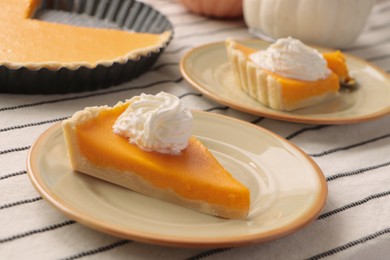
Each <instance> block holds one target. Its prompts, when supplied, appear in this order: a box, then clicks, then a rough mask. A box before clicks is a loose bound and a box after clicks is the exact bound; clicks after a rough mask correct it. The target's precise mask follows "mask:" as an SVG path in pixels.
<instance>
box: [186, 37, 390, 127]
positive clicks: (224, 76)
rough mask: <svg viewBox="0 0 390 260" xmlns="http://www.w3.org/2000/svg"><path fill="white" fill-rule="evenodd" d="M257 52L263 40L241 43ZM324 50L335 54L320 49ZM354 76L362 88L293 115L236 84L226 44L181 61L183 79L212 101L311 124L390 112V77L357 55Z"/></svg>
mask: <svg viewBox="0 0 390 260" xmlns="http://www.w3.org/2000/svg"><path fill="white" fill-rule="evenodd" d="M240 42H241V43H243V44H244V45H247V46H249V47H252V48H256V49H265V48H267V47H268V46H269V43H268V42H265V41H262V40H243V41H240ZM319 50H320V51H331V50H329V49H322V48H319ZM345 56H346V58H347V65H348V68H349V70H350V73H351V75H352V76H353V77H354V78H355V79H356V81H357V82H358V84H359V87H358V88H357V89H356V90H355V91H346V90H342V91H340V95H338V96H337V97H336V98H334V99H331V100H329V101H327V102H323V103H320V104H318V105H315V106H311V107H308V108H303V109H298V110H295V111H292V112H283V111H277V110H273V109H270V108H268V107H266V106H264V105H262V104H261V103H259V102H257V101H256V100H255V99H253V98H251V97H250V96H249V95H248V94H246V93H245V92H243V91H241V90H240V89H239V88H238V87H237V86H236V84H235V80H234V75H233V73H232V71H231V68H230V66H229V63H228V60H227V55H226V48H225V42H217V43H211V44H207V45H203V46H200V47H197V48H194V49H192V50H190V51H189V52H187V53H186V54H185V55H184V56H183V58H182V59H181V62H180V69H181V72H182V74H183V77H184V78H185V79H186V80H187V81H188V82H189V83H190V84H191V85H192V86H194V87H195V88H196V89H197V90H199V91H200V92H202V93H203V94H205V95H206V96H208V97H209V98H211V99H213V100H215V101H217V102H219V103H221V104H225V105H227V106H230V107H232V108H234V109H237V110H241V111H244V112H247V113H251V114H255V115H259V116H264V117H269V118H274V119H278V120H285V121H291V122H301V123H309V124H346V123H356V122H362V121H366V120H371V119H374V118H377V117H380V116H383V115H386V114H388V113H390V102H389V100H390V77H389V75H388V74H386V73H385V72H383V71H382V70H381V69H379V68H376V67H375V66H373V65H371V64H369V63H367V62H366V61H364V60H362V59H359V58H356V57H354V56H351V55H348V54H345Z"/></svg>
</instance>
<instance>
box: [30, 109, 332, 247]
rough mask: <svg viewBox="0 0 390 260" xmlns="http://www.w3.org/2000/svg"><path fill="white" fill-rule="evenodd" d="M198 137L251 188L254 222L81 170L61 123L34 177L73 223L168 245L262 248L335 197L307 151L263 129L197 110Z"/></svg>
mask: <svg viewBox="0 0 390 260" xmlns="http://www.w3.org/2000/svg"><path fill="white" fill-rule="evenodd" d="M193 115H194V128H193V133H194V135H195V136H196V137H197V138H198V139H199V140H201V141H202V142H203V143H204V144H205V145H206V147H208V149H209V150H210V151H211V152H212V153H213V154H214V155H215V156H216V158H217V159H218V160H219V161H220V162H221V163H222V165H223V166H224V167H225V168H226V169H227V170H229V171H230V172H231V173H232V174H233V175H234V176H235V177H236V178H237V179H238V180H239V181H241V182H242V183H243V184H244V185H246V186H247V187H248V188H249V189H250V191H251V209H250V214H249V217H248V219H246V220H227V219H222V218H218V217H213V216H209V215H206V214H202V213H199V212H196V211H193V210H189V209H186V208H182V207H179V206H176V205H173V204H170V203H166V202H163V201H159V200H156V199H152V198H149V197H146V196H143V195H140V194H137V193H135V192H133V191H131V190H128V189H125V188H122V187H119V186H116V185H113V184H110V183H107V182H104V181H101V180H98V179H95V178H93V177H89V176H86V175H84V174H80V173H76V172H73V171H72V169H71V167H70V164H69V161H68V158H67V152H66V147H65V143H64V138H63V133H62V129H61V125H60V124H57V125H54V126H53V127H51V128H49V129H48V130H47V131H46V132H44V133H43V134H42V135H41V136H40V137H39V138H38V140H37V141H36V142H35V143H34V145H33V146H32V147H31V149H30V152H29V155H28V159H27V167H28V174H29V176H30V178H31V180H32V182H33V184H34V186H35V187H36V189H37V190H38V191H39V192H40V193H41V194H42V196H43V198H45V199H46V200H48V201H49V202H50V203H51V204H53V205H54V206H55V207H56V208H58V209H59V210H60V211H62V212H63V213H65V214H66V215H67V216H69V217H70V218H72V219H74V220H76V221H78V222H79V223H81V224H85V225H87V226H89V227H91V228H94V229H97V230H100V231H102V232H105V233H108V234H112V235H115V236H119V237H123V238H127V239H132V240H137V241H142V242H147V243H153V244H160V245H170V246H182V247H222V246H237V245H242V244H248V243H260V242H265V241H270V240H274V239H277V238H280V237H283V236H286V235H289V234H291V233H293V232H295V231H297V230H299V229H301V228H303V227H304V226H306V225H308V224H309V223H311V222H312V221H313V220H314V219H315V218H316V216H318V214H319V213H320V211H321V210H322V208H323V206H324V204H325V201H326V198H327V185H326V181H325V178H324V176H323V174H322V172H321V170H320V169H319V168H318V166H317V165H316V164H315V163H314V162H313V160H312V159H311V158H310V157H308V156H307V155H306V154H305V153H304V152H302V151H301V150H300V149H299V148H297V147H296V146H294V145H293V144H291V143H290V142H288V141H286V140H285V139H283V138H281V137H279V136H277V135H276V134H273V133H272V132H270V131H268V130H265V129H263V128H260V127H257V126H254V125H252V124H250V123H246V122H243V121H240V120H237V119H232V118H229V117H226V116H220V115H217V114H212V113H205V112H199V111H193Z"/></svg>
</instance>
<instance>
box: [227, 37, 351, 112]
mask: <svg viewBox="0 0 390 260" xmlns="http://www.w3.org/2000/svg"><path fill="white" fill-rule="evenodd" d="M226 48H227V54H228V58H229V62H230V65H231V67H232V70H233V73H234V77H235V80H236V83H237V86H238V87H239V88H240V89H241V90H243V91H244V92H246V93H247V94H249V95H250V96H251V97H253V98H254V99H256V100H257V101H259V102H261V103H262V104H264V105H265V106H268V107H270V108H272V109H275V110H282V111H292V110H295V109H299V108H303V107H308V106H311V105H314V104H318V103H320V102H322V101H324V100H326V99H329V98H331V97H334V96H336V95H337V94H338V91H339V89H340V84H342V85H344V84H346V85H348V84H350V82H352V81H353V80H352V78H351V77H350V76H349V74H348V68H347V65H346V63H345V58H344V56H343V54H342V53H341V52H340V51H337V52H334V53H326V54H323V57H324V59H325V60H326V62H327V65H328V68H329V69H330V71H331V72H330V74H329V76H328V77H326V78H324V79H319V80H314V81H308V80H299V79H294V78H287V77H284V76H281V75H278V74H276V73H273V72H271V71H267V70H265V69H262V68H260V67H258V66H257V65H256V64H255V63H254V62H253V61H252V60H251V59H250V58H249V56H250V55H251V54H253V53H255V52H257V51H258V50H256V49H253V48H249V47H247V46H245V45H242V44H240V43H238V42H236V41H234V40H230V39H229V40H227V41H226Z"/></svg>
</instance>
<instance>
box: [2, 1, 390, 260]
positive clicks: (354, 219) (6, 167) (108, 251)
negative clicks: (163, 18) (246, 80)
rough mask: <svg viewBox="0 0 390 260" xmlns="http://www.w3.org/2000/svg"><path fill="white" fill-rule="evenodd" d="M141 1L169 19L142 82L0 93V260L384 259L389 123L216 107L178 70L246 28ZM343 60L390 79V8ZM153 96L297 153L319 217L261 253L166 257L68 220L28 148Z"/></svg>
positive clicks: (174, 5) (188, 252)
mask: <svg viewBox="0 0 390 260" xmlns="http://www.w3.org/2000/svg"><path fill="white" fill-rule="evenodd" d="M145 2H147V3H149V4H151V5H153V6H154V7H155V8H156V9H158V10H160V12H162V13H164V14H166V15H167V16H168V18H169V19H170V20H171V22H172V24H173V25H174V27H175V36H174V39H173V41H172V42H171V43H170V45H169V47H168V48H167V50H166V51H165V52H164V54H163V55H162V56H161V57H160V59H159V60H158V61H157V63H156V64H155V66H154V67H153V68H152V69H151V70H150V71H148V72H147V73H146V74H144V75H143V76H141V77H139V78H137V79H136V80H133V81H131V82H128V83H125V84H122V85H120V86H117V87H112V88H109V89H104V90H99V91H95V92H84V93H78V94H66V95H11V94H0V259H78V258H85V259H321V258H327V257H328V258H331V259H390V156H389V154H390V116H385V117H382V118H379V119H375V120H372V121H368V122H364V123H358V124H351V125H331V126H328V125H308V124H298V123H288V122H283V121H277V120H273V119H268V118H263V117H258V116H253V115H250V114H245V113H242V112H239V111H236V110H233V109H231V108H229V107H226V106H224V105H220V104H217V103H215V102H213V101H211V100H210V99H208V98H207V97H205V96H203V95H202V94H200V93H199V92H197V91H196V90H194V89H193V88H192V87H191V86H190V85H189V83H187V82H186V81H185V80H184V79H183V78H182V76H181V74H180V71H179V66H178V64H179V61H180V58H181V57H182V55H183V54H184V53H185V52H186V51H188V50H189V49H190V48H192V47H196V46H198V45H201V44H205V43H208V42H214V41H223V40H225V39H226V38H227V37H235V38H248V37H250V35H249V34H248V32H247V28H246V26H245V24H244V22H243V21H242V20H227V21H225V20H214V19H209V18H206V17H201V16H197V15H194V14H191V13H189V12H188V11H186V9H184V7H183V6H182V5H180V4H179V3H178V2H177V1H175V0H149V1H145ZM344 51H345V52H347V53H351V54H353V55H356V56H359V57H361V58H364V59H366V60H368V61H369V62H371V63H373V64H375V65H377V66H379V67H381V68H382V69H384V70H385V71H387V73H390V1H381V2H379V3H378V4H377V5H376V6H375V7H374V9H373V10H372V14H371V16H370V18H369V21H368V25H367V27H366V29H365V31H364V32H363V33H362V35H361V36H360V38H359V39H358V41H357V42H356V43H355V44H354V45H353V46H352V47H350V48H348V49H345V50H344ZM0 84H1V83H0ZM160 91H166V92H169V93H172V94H175V95H177V96H178V97H180V99H181V100H182V101H183V102H184V103H185V104H186V105H187V106H188V107H190V108H193V109H200V110H205V111H210V112H213V113H220V114H225V115H228V116H231V117H235V118H240V119H242V120H245V121H248V122H252V123H253V124H256V125H259V126H261V127H264V128H266V129H269V130H271V131H273V132H275V133H277V134H279V135H281V136H282V137H285V138H286V139H288V140H289V141H291V142H293V143H294V144H296V145H298V146H299V147H300V148H302V149H303V150H304V151H305V152H307V153H308V154H309V155H310V156H311V157H312V158H313V159H314V160H315V161H316V162H317V164H318V165H319V166H320V167H321V169H322V170H323V172H324V174H325V176H326V178H327V181H328V187H329V197H328V201H327V204H326V206H325V208H324V210H323V212H322V214H321V215H320V216H319V217H318V218H317V219H316V220H315V221H314V223H312V224H311V225H310V226H308V227H306V228H304V229H302V230H300V231H298V232H296V233H294V234H293V235H290V236H288V237H285V238H282V239H279V240H277V241H273V242H269V243H266V244H258V245H250V246H244V247H239V248H223V249H222V248H220V249H211V250H210V249H199V248H196V249H194V248H169V247H163V246H154V245H148V244H143V243H139V242H135V241H129V240H123V239H121V238H116V237H112V236H109V235H106V234H102V233H99V232H97V231H95V230H92V229H89V228H87V227H85V226H83V225H81V224H78V223H76V222H74V221H73V220H70V219H68V218H67V217H65V216H64V215H63V214H62V213H61V212H59V211H57V210H56V209H54V208H53V207H52V206H51V205H49V204H48V203H47V202H46V201H45V200H43V199H42V198H41V197H40V195H39V194H38V192H37V191H36V190H35V189H34V187H33V186H32V184H31V182H30V180H29V178H28V176H27V174H26V166H25V164H26V156H27V152H28V149H29V148H30V146H31V145H32V143H33V141H34V140H35V139H36V138H37V137H38V136H39V135H40V134H41V133H42V132H43V131H45V129H47V128H48V127H49V126H51V125H52V124H54V123H56V122H58V121H61V120H63V119H64V118H67V117H69V116H70V115H72V114H73V113H74V112H75V111H77V110H80V109H83V108H84V107H86V106H93V105H103V104H108V105H113V104H115V103H116V102H117V101H118V100H124V99H126V98H129V97H131V96H134V95H138V94H140V93H142V92H145V93H151V94H156V93H158V92H160ZM389 102H390V100H389Z"/></svg>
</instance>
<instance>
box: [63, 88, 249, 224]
mask: <svg viewBox="0 0 390 260" xmlns="http://www.w3.org/2000/svg"><path fill="white" fill-rule="evenodd" d="M191 119H192V116H191V114H190V112H189V111H188V110H186V109H183V107H182V105H181V104H180V102H179V99H178V98H177V97H173V96H172V95H169V94H167V93H163V92H162V93H159V94H157V95H156V96H152V95H144V94H143V95H141V96H140V97H134V98H132V99H130V100H127V101H126V102H124V103H122V102H119V103H118V104H116V105H115V106H114V107H107V106H102V107H89V108H85V109H84V110H82V111H79V112H77V113H75V114H74V115H73V116H72V118H70V119H68V120H65V121H64V122H63V130H64V136H65V140H66V143H67V147H68V154H69V158H70V161H71V165H72V167H73V169H74V170H75V171H78V172H82V173H85V174H88V175H91V176H94V177H97V178H99V179H102V180H105V181H108V182H111V183H114V184H117V185H120V186H123V187H126V188H129V189H131V190H133V191H136V192H139V193H141V194H144V195H147V196H150V197H153V198H157V199H161V200H165V201H168V202H171V203H175V204H178V205H181V206H184V207H187V208H191V209H194V210H197V211H200V212H203V213H207V214H211V215H215V216H219V217H223V218H232V219H242V218H246V217H247V215H248V211H249V205H250V198H249V197H250V196H249V195H250V192H249V190H248V189H247V188H246V187H245V186H244V185H242V184H241V183H240V182H238V181H237V180H236V179H234V178H233V176H232V175H231V174H230V173H229V172H227V171H226V170H225V169H224V168H223V167H222V166H221V164H220V163H219V162H218V161H217V160H216V158H215V157H214V156H213V155H212V154H211V153H210V151H208V149H207V148H206V147H205V146H204V145H203V144H202V143H201V142H200V141H199V140H198V139H196V138H195V137H194V136H192V135H191Z"/></svg>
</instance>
